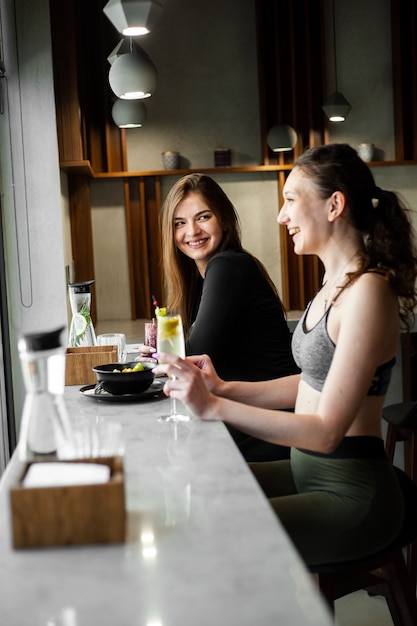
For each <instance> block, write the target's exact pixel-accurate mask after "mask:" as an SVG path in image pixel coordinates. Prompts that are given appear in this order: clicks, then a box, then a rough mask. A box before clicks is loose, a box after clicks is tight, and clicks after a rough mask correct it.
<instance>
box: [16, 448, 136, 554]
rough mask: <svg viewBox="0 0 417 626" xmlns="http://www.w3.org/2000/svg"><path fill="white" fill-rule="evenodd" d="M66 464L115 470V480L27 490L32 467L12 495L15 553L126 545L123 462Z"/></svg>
mask: <svg viewBox="0 0 417 626" xmlns="http://www.w3.org/2000/svg"><path fill="white" fill-rule="evenodd" d="M37 462H38V461H33V463H37ZM43 462H45V461H43ZM46 462H48V461H46ZM54 462H57V461H56V460H55V461H54ZM58 462H59V461H58ZM65 462H66V463H68V462H70V463H98V464H103V465H108V466H109V467H110V469H111V472H110V480H109V481H108V482H107V483H102V484H95V485H74V486H66V487H39V488H36V487H35V488H26V487H24V486H23V484H22V481H23V479H24V477H25V474H26V472H27V471H28V468H29V466H30V465H31V464H32V463H30V462H29V463H26V464H25V466H24V468H23V471H22V474H21V476H20V479H19V481H18V484H17V485H16V486H15V487H12V488H11V489H10V506H11V522H12V531H13V545H14V547H15V548H43V547H49V546H72V545H80V544H100V543H121V542H124V541H125V537H126V511H125V499H124V472H123V459H122V457H108V458H89V459H74V460H72V461H65Z"/></svg>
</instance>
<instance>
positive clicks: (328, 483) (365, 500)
mask: <svg viewBox="0 0 417 626" xmlns="http://www.w3.org/2000/svg"><path fill="white" fill-rule="evenodd" d="M249 467H250V468H251V470H252V471H253V473H254V475H255V477H256V479H257V481H258V482H259V484H260V486H261V488H262V490H263V491H264V493H265V495H266V496H267V498H268V499H269V501H270V503H271V505H272V507H273V509H274V511H275V512H276V514H277V515H278V517H279V519H280V521H281V523H282V524H283V526H284V528H285V529H286V531H287V533H288V534H289V536H290V538H291V539H292V541H293V543H294V545H295V547H296V548H297V549H298V551H299V553H300V554H301V556H302V558H303V559H304V561H305V562H306V563H307V564H308V565H317V564H320V563H335V562H337V561H344V560H349V559H355V558H360V557H362V556H366V555H367V554H371V553H373V552H376V551H378V550H379V549H382V548H383V547H385V546H386V545H388V544H389V543H390V542H391V541H392V540H393V539H394V538H395V537H396V536H397V534H398V532H399V530H400V528H401V524H402V519H403V510H404V509H403V497H402V493H401V490H400V487H399V484H398V481H397V478H396V476H395V473H394V470H393V467H392V465H391V464H390V463H389V462H388V461H387V460H385V459H370V460H369V459H345V458H330V457H324V456H314V455H311V454H308V453H306V452H302V451H300V450H295V449H293V450H292V451H291V460H290V461H285V460H284V461H271V462H264V463H250V464H249Z"/></svg>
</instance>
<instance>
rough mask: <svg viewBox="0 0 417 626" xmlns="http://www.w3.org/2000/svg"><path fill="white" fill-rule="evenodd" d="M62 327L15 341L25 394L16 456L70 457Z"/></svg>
mask: <svg viewBox="0 0 417 626" xmlns="http://www.w3.org/2000/svg"><path fill="white" fill-rule="evenodd" d="M63 331H64V327H62V328H58V329H57V330H53V331H50V332H44V333H37V334H30V335H24V336H23V337H22V338H21V339H20V340H19V343H18V350H19V356H20V362H21V366H22V372H23V379H24V382H25V387H26V397H25V402H24V406H23V413H22V420H21V426H20V436H19V457H20V458H21V459H22V460H28V461H29V460H33V459H40V458H51V457H52V458H72V457H73V456H74V453H75V449H74V437H73V433H72V428H71V424H70V421H69V417H68V414H67V411H66V408H65V404H64V397H63V395H64V387H65V346H64V345H63V342H62V334H63Z"/></svg>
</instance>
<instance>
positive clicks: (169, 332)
mask: <svg viewBox="0 0 417 626" xmlns="http://www.w3.org/2000/svg"><path fill="white" fill-rule="evenodd" d="M179 323H180V320H179V318H178V317H165V318H164V319H163V320H160V321H159V324H161V330H160V335H161V339H162V341H166V340H167V339H170V338H171V337H174V336H175V335H176V332H177V328H178V325H179Z"/></svg>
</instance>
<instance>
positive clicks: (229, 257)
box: [207, 248, 256, 268]
mask: <svg viewBox="0 0 417 626" xmlns="http://www.w3.org/2000/svg"><path fill="white" fill-rule="evenodd" d="M214 264H223V265H226V264H233V265H239V266H242V265H245V266H250V265H251V266H254V267H256V261H255V258H254V257H253V256H252V255H251V254H249V252H246V250H238V249H236V248H228V249H227V250H222V251H221V252H217V253H216V254H215V255H214V256H212V258H211V259H210V261H209V262H208V264H207V268H208V267H209V266H210V265H214Z"/></svg>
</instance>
